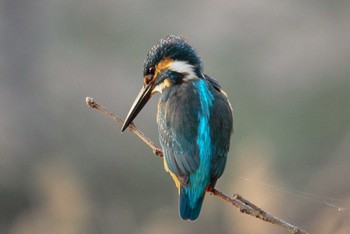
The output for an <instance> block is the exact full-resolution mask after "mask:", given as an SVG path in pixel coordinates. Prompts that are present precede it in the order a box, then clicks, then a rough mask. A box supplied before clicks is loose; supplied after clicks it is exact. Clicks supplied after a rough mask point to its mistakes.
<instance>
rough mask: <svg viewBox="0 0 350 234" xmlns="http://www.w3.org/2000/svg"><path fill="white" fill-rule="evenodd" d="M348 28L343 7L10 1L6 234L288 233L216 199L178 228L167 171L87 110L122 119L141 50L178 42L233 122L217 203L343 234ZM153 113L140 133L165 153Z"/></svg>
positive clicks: (1, 210)
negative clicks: (241, 199)
mask: <svg viewBox="0 0 350 234" xmlns="http://www.w3.org/2000/svg"><path fill="white" fill-rule="evenodd" d="M349 25H350V2H349V1H315V0H313V1H288V0H285V1H271V0H266V1H257V2H256V1H243V0H238V1H196V2H195V1H193V2H188V1H160V0H151V1H118V0H113V1H111V0H102V1H93V0H85V1H78V0H73V1H59V0H48V1H44V0H32V1H27V0H17V1H12V0H3V1H1V2H0V232H1V233H284V232H283V231H282V230H281V229H279V228H277V227H275V226H273V225H270V224H266V223H263V222H261V221H259V220H256V219H254V218H251V217H248V216H246V215H242V214H240V213H239V212H238V211H237V210H236V209H234V208H232V207H231V206H229V205H226V204H225V203H223V202H222V201H220V200H218V199H216V198H213V197H212V196H210V195H208V196H207V197H206V199H205V202H204V206H203V209H202V212H201V216H200V218H199V220H198V221H196V222H195V223H190V222H184V221H182V220H181V219H180V218H179V216H178V207H177V202H178V197H177V191H176V188H175V186H174V184H173V182H172V180H171V178H170V176H169V175H168V174H166V173H165V172H164V170H163V162H162V161H161V160H160V159H158V158H157V157H155V156H153V155H152V152H151V150H150V149H149V148H148V147H147V146H145V145H144V144H143V143H142V142H141V141H140V140H139V139H138V138H137V137H135V136H134V135H132V134H131V133H129V132H126V133H124V134H120V132H119V130H120V126H117V125H116V124H115V123H114V122H112V121H110V120H108V119H106V118H105V117H103V116H102V115H100V114H99V113H97V112H96V111H92V110H89V109H88V108H87V107H86V106H85V97H86V96H92V97H94V98H95V100H96V101H97V102H99V103H100V104H102V105H103V106H105V107H107V108H108V109H110V110H111V111H113V112H115V113H117V114H118V115H119V116H120V117H125V115H126V113H127V112H128V110H129V108H130V106H131V104H132V102H133V101H134V98H135V97H136V94H137V93H138V91H139V89H140V88H141V86H142V65H143V59H144V57H145V55H146V53H147V51H148V49H149V48H150V47H151V46H152V45H153V44H154V43H155V42H156V41H158V40H159V39H160V38H161V37H164V36H166V35H167V34H180V35H184V36H185V37H186V38H187V39H188V41H189V42H190V43H191V44H192V45H193V46H194V47H195V48H196V49H197V51H198V53H199V54H200V56H201V57H202V59H203V62H204V68H205V72H206V73H207V74H209V75H210V76H212V77H214V78H216V79H217V80H218V81H219V82H220V83H221V85H222V87H223V88H224V90H225V91H226V92H227V93H228V95H229V98H230V100H231V102H232V104H233V107H234V112H235V121H234V127H235V133H234V135H233V137H232V147H231V151H230V154H229V161H228V165H227V167H226V171H225V173H224V175H223V177H222V179H221V180H220V181H219V182H218V184H217V187H218V189H220V190H221V191H223V192H225V193H226V194H233V193H240V194H242V195H243V196H245V197H246V198H247V199H249V200H251V201H253V202H254V203H256V204H257V205H259V206H261V207H262V208H264V209H266V210H268V211H270V212H271V213H273V214H275V215H277V216H278V217H281V218H283V219H285V220H287V221H289V222H291V223H293V224H296V225H298V226H300V227H302V228H304V229H306V230H308V231H310V232H311V233H347V232H348V230H350V224H349V220H350V219H349V218H350V215H349V207H350V185H349V178H350V170H349V166H350V160H349V159H350V157H349V154H350V92H349V88H350V66H349V62H350V27H349ZM157 99H158V97H154V98H153V99H152V101H151V102H150V103H149V104H148V105H147V106H146V107H145V108H144V110H143V111H142V112H141V114H140V115H139V116H138V118H137V119H136V121H135V122H136V124H137V125H138V126H139V127H140V129H141V130H143V131H144V132H145V133H146V134H147V135H148V136H149V137H150V138H152V139H154V140H155V141H156V142H158V140H157V128H156V120H155V113H156V103H157ZM299 191H300V192H299ZM340 208H343V209H340Z"/></svg>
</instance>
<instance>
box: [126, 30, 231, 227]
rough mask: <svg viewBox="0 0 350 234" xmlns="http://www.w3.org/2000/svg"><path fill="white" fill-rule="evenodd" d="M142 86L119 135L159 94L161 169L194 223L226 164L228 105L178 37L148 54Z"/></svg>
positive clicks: (183, 212) (168, 38)
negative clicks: (168, 174) (162, 167)
mask: <svg viewBox="0 0 350 234" xmlns="http://www.w3.org/2000/svg"><path fill="white" fill-rule="evenodd" d="M143 83H144V84H143V87H142V89H141V91H140V92H139V94H138V96H137V97H136V100H135V101H134V103H133V104H132V106H131V108H130V111H129V113H128V114H127V117H126V119H125V121H124V124H123V126H122V130H121V131H122V132H123V131H124V130H125V129H126V128H127V127H128V126H129V125H130V123H131V122H132V121H133V120H134V119H135V117H136V116H137V115H138V114H139V112H140V111H141V109H142V108H143V107H144V106H145V105H146V103H147V101H148V100H149V99H150V98H151V97H152V96H153V95H154V94H156V93H160V98H159V101H158V110H157V125H158V133H159V141H160V145H161V148H162V150H163V155H164V168H165V170H166V171H167V172H169V173H170V175H171V176H172V178H173V180H174V182H175V184H176V187H177V188H178V193H179V196H180V197H179V213H180V217H181V218H182V219H183V220H189V221H194V220H196V219H197V218H198V216H199V213H200V211H201V207H202V203H203V199H204V197H205V194H206V192H207V191H208V192H210V191H213V190H214V188H215V185H216V182H217V180H218V179H219V178H220V177H221V175H222V174H223V172H224V169H225V166H226V161H227V154H228V151H229V148H230V138H231V133H232V132H233V110H232V107H231V104H230V102H229V100H228V97H227V94H226V93H225V92H224V91H223V90H222V88H221V86H220V84H219V83H218V81H216V80H214V79H213V78H211V77H209V76H208V75H206V74H204V73H203V64H202V60H201V58H200V57H199V55H198V53H197V51H196V50H195V49H194V48H193V47H192V46H191V45H190V44H189V43H188V42H187V40H186V39H185V38H184V37H183V36H175V35H168V36H166V37H165V38H162V39H161V40H160V41H158V42H157V43H156V44H155V45H154V46H153V47H152V48H151V49H150V50H149V51H148V53H147V56H146V58H145V61H144V66H143Z"/></svg>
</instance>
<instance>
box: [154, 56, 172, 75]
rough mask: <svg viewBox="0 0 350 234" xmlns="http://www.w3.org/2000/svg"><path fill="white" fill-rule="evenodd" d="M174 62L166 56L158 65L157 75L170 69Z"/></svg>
mask: <svg viewBox="0 0 350 234" xmlns="http://www.w3.org/2000/svg"><path fill="white" fill-rule="evenodd" d="M172 62H173V60H172V59H171V58H165V59H163V60H162V61H160V62H159V63H158V64H157V65H156V72H155V77H156V76H157V75H158V74H159V73H161V72H162V71H163V70H164V69H168V68H169V67H170V64H171V63H172Z"/></svg>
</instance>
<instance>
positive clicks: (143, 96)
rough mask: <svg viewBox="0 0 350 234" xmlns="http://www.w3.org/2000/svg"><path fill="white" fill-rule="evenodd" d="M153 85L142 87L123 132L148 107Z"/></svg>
mask: <svg viewBox="0 0 350 234" xmlns="http://www.w3.org/2000/svg"><path fill="white" fill-rule="evenodd" d="M152 89H153V85H152V84H148V85H145V86H143V87H142V89H141V91H140V93H139V94H138V95H137V97H136V99H135V101H134V103H133V104H132V106H131V108H130V110H129V113H128V115H127V116H126V119H125V121H124V124H123V127H122V132H124V130H125V129H126V128H127V127H128V126H129V124H130V123H131V122H132V121H133V120H134V119H135V117H136V116H137V114H138V113H139V112H140V111H141V110H142V108H143V107H144V106H145V105H146V103H147V102H148V100H149V99H150V98H151V96H152Z"/></svg>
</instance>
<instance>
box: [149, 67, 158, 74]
mask: <svg viewBox="0 0 350 234" xmlns="http://www.w3.org/2000/svg"><path fill="white" fill-rule="evenodd" d="M155 71H156V68H155V67H150V68H148V72H147V74H149V75H154V73H155Z"/></svg>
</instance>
